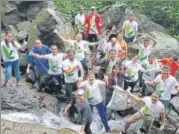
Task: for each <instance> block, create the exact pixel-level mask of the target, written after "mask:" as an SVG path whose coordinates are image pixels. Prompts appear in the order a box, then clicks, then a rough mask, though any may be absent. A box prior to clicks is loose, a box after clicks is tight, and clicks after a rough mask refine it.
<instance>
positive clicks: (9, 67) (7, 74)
mask: <svg viewBox="0 0 179 134" xmlns="http://www.w3.org/2000/svg"><path fill="white" fill-rule="evenodd" d="M4 66H5V83H7V82H8V80H9V78H10V77H11V76H12V67H13V69H14V72H15V75H16V82H17V83H18V82H19V81H20V69H19V60H16V61H8V62H4Z"/></svg>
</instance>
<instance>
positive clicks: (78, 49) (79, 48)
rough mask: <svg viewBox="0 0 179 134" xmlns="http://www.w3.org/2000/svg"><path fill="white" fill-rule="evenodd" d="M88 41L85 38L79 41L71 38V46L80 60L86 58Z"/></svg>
mask: <svg viewBox="0 0 179 134" xmlns="http://www.w3.org/2000/svg"><path fill="white" fill-rule="evenodd" d="M87 44H88V42H87V41H85V40H81V41H80V42H77V41H76V40H70V45H71V48H72V49H73V50H74V51H75V58H76V59H78V60H79V61H81V60H83V59H84V58H85V53H84V52H85V50H87V49H88V45H87Z"/></svg>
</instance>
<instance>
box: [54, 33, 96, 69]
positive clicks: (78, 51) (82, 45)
mask: <svg viewBox="0 0 179 134" xmlns="http://www.w3.org/2000/svg"><path fill="white" fill-rule="evenodd" d="M54 32H55V33H56V34H57V36H58V37H59V38H60V40H61V41H62V42H63V43H66V44H69V47H70V48H71V49H73V50H74V51H75V58H76V59H78V60H79V61H80V62H81V64H82V66H83V68H84V70H85V71H86V72H87V71H88V64H87V60H86V58H85V51H86V50H87V49H89V48H88V46H94V45H98V42H93V43H91V42H87V41H85V40H82V34H81V33H78V34H77V35H76V39H75V40H67V39H65V38H63V37H62V36H61V35H60V34H59V33H58V31H57V30H55V31H54ZM67 47H68V46H67ZM87 51H89V50H87Z"/></svg>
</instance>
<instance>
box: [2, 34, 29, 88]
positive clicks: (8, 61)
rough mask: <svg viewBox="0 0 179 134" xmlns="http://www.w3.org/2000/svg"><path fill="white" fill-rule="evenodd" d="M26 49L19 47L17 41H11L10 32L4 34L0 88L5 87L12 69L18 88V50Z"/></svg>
mask: <svg viewBox="0 0 179 134" xmlns="http://www.w3.org/2000/svg"><path fill="white" fill-rule="evenodd" d="M25 49H26V47H25V46H21V45H20V44H19V43H18V42H17V41H14V40H13V34H12V32H6V37H5V41H2V42H1V53H2V59H3V61H4V66H5V80H4V84H3V85H2V87H5V86H6V85H7V83H8V80H9V78H10V77H11V75H12V68H13V69H14V72H15V75H16V86H19V84H20V83H19V82H20V69H19V66H20V63H19V55H18V50H21V51H25Z"/></svg>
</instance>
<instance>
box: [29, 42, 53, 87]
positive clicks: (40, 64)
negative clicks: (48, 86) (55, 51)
mask: <svg viewBox="0 0 179 134" xmlns="http://www.w3.org/2000/svg"><path fill="white" fill-rule="evenodd" d="M31 53H35V54H39V55H46V54H50V53H51V50H50V48H49V47H48V46H45V45H43V44H42V42H41V41H40V40H39V39H36V40H35V41H34V47H32V50H31V51H30V53H29V56H28V65H27V70H26V72H27V73H30V67H31V65H32V63H33V64H34V70H35V74H36V80H37V84H38V87H37V89H39V86H40V81H41V78H42V77H43V76H44V75H46V74H47V73H48V69H49V64H48V60H47V59H39V58H36V57H34V56H31Z"/></svg>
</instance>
